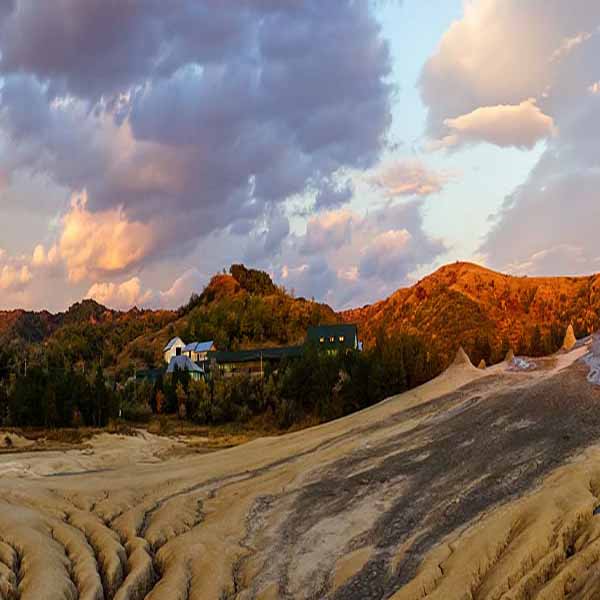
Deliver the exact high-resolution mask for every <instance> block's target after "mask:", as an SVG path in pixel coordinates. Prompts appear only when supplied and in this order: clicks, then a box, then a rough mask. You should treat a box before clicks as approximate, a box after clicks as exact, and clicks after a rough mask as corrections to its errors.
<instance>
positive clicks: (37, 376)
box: [0, 361, 118, 427]
mask: <svg viewBox="0 0 600 600" xmlns="http://www.w3.org/2000/svg"><path fill="white" fill-rule="evenodd" d="M49 363H50V364H49V366H47V367H40V366H31V367H29V368H28V369H27V374H25V373H23V374H20V375H16V374H15V373H12V374H11V375H10V376H9V377H8V378H6V377H5V378H3V379H0V419H1V420H0V422H2V423H3V424H4V425H12V426H19V427H21V426H35V427H71V426H74V425H77V424H79V422H81V424H84V425H87V426H93V427H103V426H105V425H106V424H107V423H108V421H109V419H110V418H114V417H115V416H116V414H117V412H118V409H117V403H116V397H115V394H114V393H113V392H112V390H111V389H110V388H109V387H108V386H107V385H106V382H105V380H104V374H103V372H102V369H101V368H100V366H98V369H97V370H96V372H95V374H94V376H93V377H92V378H91V379H88V378H86V377H85V375H84V374H83V373H82V372H81V371H76V370H74V369H73V368H70V367H68V366H67V365H65V364H56V363H55V362H54V361H49Z"/></svg>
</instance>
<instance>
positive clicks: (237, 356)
mask: <svg viewBox="0 0 600 600" xmlns="http://www.w3.org/2000/svg"><path fill="white" fill-rule="evenodd" d="M303 350H304V347H303V346H284V347H278V348H254V349H252V350H238V351H237V352H224V351H222V350H217V351H215V352H210V353H209V357H210V358H211V359H214V360H216V361H217V362H218V363H237V362H251V361H255V360H260V359H261V358H262V359H263V360H281V359H283V358H296V357H298V356H301V355H302V352H303Z"/></svg>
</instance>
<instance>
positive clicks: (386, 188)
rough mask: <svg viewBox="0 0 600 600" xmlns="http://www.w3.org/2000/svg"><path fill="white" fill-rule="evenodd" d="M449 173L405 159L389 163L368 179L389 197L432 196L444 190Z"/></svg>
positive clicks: (449, 176)
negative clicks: (433, 169)
mask: <svg viewBox="0 0 600 600" xmlns="http://www.w3.org/2000/svg"><path fill="white" fill-rule="evenodd" d="M450 178H451V175H450V174H449V173H436V172H434V171H432V170H430V169H428V168H427V167H426V166H425V165H424V164H423V163H422V162H421V161H418V160H404V161H398V162H395V163H391V164H388V165H386V166H384V167H382V168H381V169H380V170H379V172H377V173H376V174H374V175H371V176H369V177H368V181H369V182H370V183H371V184H372V185H374V186H375V187H376V188H378V189H380V190H382V191H383V193H384V194H385V196H387V197H388V198H394V197H399V196H430V195H432V194H437V193H439V192H441V191H442V189H443V188H444V186H445V185H446V183H447V182H448V181H449V180H450Z"/></svg>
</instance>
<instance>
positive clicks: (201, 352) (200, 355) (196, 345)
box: [181, 340, 217, 363]
mask: <svg viewBox="0 0 600 600" xmlns="http://www.w3.org/2000/svg"><path fill="white" fill-rule="evenodd" d="M216 349H217V347H216V346H215V343H214V342H213V341H212V340H209V341H208V342H192V343H191V344H186V345H185V346H184V348H183V350H182V351H181V353H182V354H184V355H185V356H187V357H188V358H189V359H190V360H192V361H193V362H195V363H203V362H206V361H207V360H208V353H209V352H214V351H215V350H216Z"/></svg>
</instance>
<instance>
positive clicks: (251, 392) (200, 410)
mask: <svg viewBox="0 0 600 600" xmlns="http://www.w3.org/2000/svg"><path fill="white" fill-rule="evenodd" d="M8 365H10V357H9V356H7V355H6V354H2V355H0V425H4V426H36V427H76V426H79V425H86V426H94V427H102V426H105V425H106V424H107V423H108V421H109V420H110V419H114V418H116V417H119V416H121V417H123V418H124V419H128V420H131V421H134V422H135V421H143V420H147V419H149V418H151V417H152V415H153V414H155V415H162V414H172V415H178V416H179V417H180V418H185V419H188V420H191V421H193V422H195V423H198V424H222V423H243V422H246V421H248V420H249V419H251V418H253V417H264V418H265V419H268V420H270V421H271V422H274V423H275V424H276V425H277V426H278V427H280V428H289V427H291V426H293V425H295V424H299V423H303V422H305V421H307V420H310V421H311V422H315V421H319V422H320V421H326V420H329V419H334V418H337V417H341V416H343V415H346V414H349V413H351V412H354V411H356V410H360V409H362V408H365V407H367V406H370V405H372V404H374V403H376V402H379V401H380V400H382V399H384V398H387V397H389V396H392V395H395V394H399V393H401V392H404V391H406V390H408V389H411V388H413V387H415V386H417V385H420V384H422V383H424V382H426V381H428V380H429V379H431V378H432V377H434V376H436V375H437V374H438V373H439V372H440V371H441V369H442V364H441V361H440V360H439V357H438V356H437V355H436V354H435V353H432V352H431V351H430V350H428V348H427V347H426V345H425V344H424V343H423V342H422V341H421V340H420V339H419V338H417V337H415V336H411V335H406V334H395V335H391V336H386V335H384V334H381V335H379V336H378V337H377V340H376V343H375V344H374V346H373V348H372V349H370V350H367V351H364V352H358V351H343V352H338V353H327V352H323V351H322V350H320V349H319V348H318V347H316V346H313V345H307V346H306V349H305V351H304V352H303V354H302V355H301V356H300V357H298V358H294V359H287V360H283V361H282V362H281V363H279V364H274V365H268V364H267V365H266V368H265V373H264V377H256V376H249V375H244V376H234V377H223V376H221V375H220V374H219V372H218V371H216V372H214V373H213V374H212V375H211V377H209V378H208V379H207V380H204V379H202V380H199V381H193V380H191V379H190V376H189V374H188V373H187V372H184V371H176V372H175V373H174V374H173V375H172V376H164V377H159V378H158V379H157V380H156V381H155V382H154V383H153V384H152V383H149V382H139V381H135V380H129V381H127V382H123V383H122V384H120V385H115V384H114V383H111V382H108V381H107V380H106V379H105V377H104V373H103V370H102V366H101V365H100V364H97V365H96V367H95V368H94V369H92V370H91V371H88V373H84V372H83V371H81V370H79V369H75V368H73V367H71V366H69V365H68V364H66V363H64V362H61V361H60V360H58V361H53V360H51V359H49V360H47V361H46V363H45V364H44V365H43V366H42V365H32V366H30V367H29V368H28V369H27V372H26V373H25V372H22V371H21V372H19V373H16V372H15V371H14V370H13V369H8V368H7V366H8Z"/></svg>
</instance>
